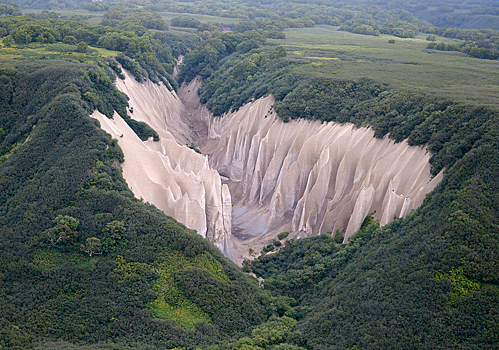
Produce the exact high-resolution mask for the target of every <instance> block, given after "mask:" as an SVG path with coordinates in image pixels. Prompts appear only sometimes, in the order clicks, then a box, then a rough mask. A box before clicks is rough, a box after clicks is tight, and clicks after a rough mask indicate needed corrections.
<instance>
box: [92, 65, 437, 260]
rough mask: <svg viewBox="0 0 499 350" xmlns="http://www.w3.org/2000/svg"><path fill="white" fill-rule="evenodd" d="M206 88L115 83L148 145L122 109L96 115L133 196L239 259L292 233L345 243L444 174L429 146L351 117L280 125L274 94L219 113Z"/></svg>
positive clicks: (409, 203) (407, 206)
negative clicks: (204, 95)
mask: <svg viewBox="0 0 499 350" xmlns="http://www.w3.org/2000/svg"><path fill="white" fill-rule="evenodd" d="M200 84H201V82H200V80H199V79H195V80H193V81H192V82H191V83H190V84H189V85H184V86H182V87H181V88H180V89H179V91H178V93H175V92H174V91H171V92H170V91H169V90H168V89H167V88H166V86H164V85H163V84H159V85H157V84H154V83H152V82H150V81H147V82H146V83H138V82H137V81H135V79H134V78H133V77H132V76H131V75H130V74H128V73H127V72H126V78H125V80H118V81H117V83H116V86H117V87H118V89H120V90H121V91H123V92H124V93H126V94H127V95H128V96H129V97H130V101H129V105H130V112H131V111H133V113H130V116H131V117H132V118H134V119H136V120H139V121H144V122H146V123H147V124H149V125H150V126H151V127H153V128H154V129H155V130H156V131H157V132H158V134H159V135H160V141H158V142H154V141H152V140H148V141H141V140H140V139H139V138H138V137H137V135H136V134H135V133H134V132H133V130H131V129H130V127H129V126H128V125H127V124H126V123H125V121H124V120H123V119H122V118H121V117H120V116H119V115H118V114H115V116H114V118H113V119H108V118H106V117H105V116H104V115H102V114H101V113H99V112H98V111H96V112H94V113H93V114H92V116H93V117H94V118H97V119H98V120H99V121H100V123H101V127H102V128H103V129H104V130H106V131H107V132H108V133H110V134H111V135H112V137H113V138H116V139H118V141H119V145H120V146H121V148H122V149H123V152H124V154H125V162H124V163H123V164H122V168H123V176H124V178H125V179H126V181H127V183H128V185H129V186H130V188H131V190H132V191H133V193H134V194H135V196H136V197H137V198H143V199H144V201H147V202H150V203H152V204H154V205H156V206H157V207H158V208H159V209H161V210H163V211H164V212H165V213H166V214H167V215H170V216H172V217H174V218H175V219H177V220H178V221H180V222H181V223H183V224H184V225H186V226H187V227H189V228H192V229H194V230H196V231H197V232H198V233H199V234H200V235H202V236H203V237H206V238H207V239H209V240H210V241H211V242H213V243H214V244H215V245H216V246H218V247H219V248H220V250H221V251H222V252H223V253H224V254H225V255H226V256H227V257H229V258H230V259H232V260H233V261H234V262H236V263H238V264H241V262H242V261H243V260H244V259H248V258H252V256H250V248H251V249H252V250H253V251H255V252H259V251H260V250H261V249H262V247H263V246H265V245H267V244H269V243H272V240H273V239H276V238H277V235H278V234H279V233H280V232H284V231H287V232H290V234H289V236H288V238H287V239H291V238H303V237H309V236H313V235H319V234H324V233H326V232H336V231H337V230H340V231H343V232H344V243H348V238H349V237H351V235H352V234H353V233H355V232H356V231H357V230H358V229H359V228H360V226H361V224H362V222H363V221H364V219H365V217H366V216H367V215H369V214H373V213H374V214H373V217H374V218H375V219H376V220H379V221H380V224H381V225H385V224H386V223H388V222H389V221H390V220H393V219H394V218H397V217H403V216H406V215H407V214H408V213H409V212H410V211H411V210H412V209H415V208H417V207H419V206H420V205H421V204H422V202H423V200H424V197H425V195H426V194H427V193H429V192H430V191H432V190H433V189H434V187H435V186H436V185H437V184H438V183H439V182H440V180H441V178H442V174H441V173H440V174H438V175H437V176H435V177H432V176H431V173H430V164H429V158H430V155H429V154H428V152H427V151H426V150H425V149H424V148H421V147H414V146H409V145H408V144H407V142H401V143H394V142H393V141H392V140H390V139H388V138H387V137H385V138H383V139H376V138H374V132H373V131H372V130H370V129H368V128H356V127H355V126H354V125H352V124H343V125H340V124H336V123H321V122H318V121H310V120H293V121H291V122H289V123H284V122H282V120H281V119H280V118H279V117H278V116H277V115H276V113H275V112H274V111H273V109H272V105H273V103H274V99H273V97H272V96H268V97H265V98H261V99H259V100H256V101H253V102H251V103H249V104H247V105H245V106H243V107H242V108H240V109H239V110H238V111H236V112H231V113H228V114H226V115H224V116H223V117H213V116H212V115H211V113H210V112H209V111H208V110H207V109H206V107H205V106H203V105H201V104H200V102H199V99H198V96H197V90H198V88H199V86H200ZM188 146H190V148H189V147H188ZM196 151H198V152H199V151H200V152H201V153H198V152H196Z"/></svg>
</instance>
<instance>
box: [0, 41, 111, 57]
mask: <svg viewBox="0 0 499 350" xmlns="http://www.w3.org/2000/svg"><path fill="white" fill-rule="evenodd" d="M76 48H77V47H76V46H75V45H67V44H62V43H55V44H39V43H31V44H29V45H14V46H11V47H6V46H5V45H4V44H3V43H2V42H1V41H0V59H2V60H10V59H65V60H76V61H80V62H88V61H91V60H92V59H96V58H100V57H116V56H117V55H118V54H119V52H117V51H112V50H107V49H103V48H100V47H93V46H89V47H88V52H87V53H85V54H83V53H80V52H76Z"/></svg>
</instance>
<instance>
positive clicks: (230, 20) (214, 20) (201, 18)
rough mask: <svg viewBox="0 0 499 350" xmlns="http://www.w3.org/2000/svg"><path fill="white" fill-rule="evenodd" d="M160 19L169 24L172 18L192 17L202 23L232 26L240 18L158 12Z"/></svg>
mask: <svg viewBox="0 0 499 350" xmlns="http://www.w3.org/2000/svg"><path fill="white" fill-rule="evenodd" d="M158 13H159V14H160V15H161V17H162V18H163V19H164V20H166V21H167V22H168V24H170V20H171V19H172V18H173V17H178V16H183V17H192V18H196V19H197V20H199V21H201V22H204V23H224V24H234V23H237V22H239V21H240V20H241V19H240V18H229V17H218V16H209V15H200V14H196V13H179V12H167V11H161V12H158Z"/></svg>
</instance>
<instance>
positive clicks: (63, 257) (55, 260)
mask: <svg viewBox="0 0 499 350" xmlns="http://www.w3.org/2000/svg"><path fill="white" fill-rule="evenodd" d="M93 260H95V259H92V258H90V257H89V256H87V255H84V254H82V253H81V252H79V251H73V252H69V253H66V252H61V251H60V250H59V249H57V248H50V249H39V250H37V251H36V252H35V253H34V254H33V264H34V265H35V266H36V267H38V268H39V269H42V270H48V269H51V268H54V267H57V266H60V265H62V264H64V263H67V262H71V261H72V262H74V263H75V264H76V266H87V267H88V266H90V265H91V264H92V261H93Z"/></svg>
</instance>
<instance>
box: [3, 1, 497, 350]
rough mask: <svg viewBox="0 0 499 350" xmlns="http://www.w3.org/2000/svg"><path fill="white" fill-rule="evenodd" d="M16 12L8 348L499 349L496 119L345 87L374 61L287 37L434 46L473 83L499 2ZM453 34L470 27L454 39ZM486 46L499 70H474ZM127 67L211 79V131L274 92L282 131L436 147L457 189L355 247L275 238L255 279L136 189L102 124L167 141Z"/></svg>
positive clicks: (441, 99) (468, 105) (492, 35)
mask: <svg viewBox="0 0 499 350" xmlns="http://www.w3.org/2000/svg"><path fill="white" fill-rule="evenodd" d="M19 5H20V6H18V5H16V4H8V5H7V4H2V5H0V37H1V40H0V41H1V44H0V45H1V47H0V249H1V254H0V281H1V282H0V348H1V349H32V348H35V349H157V348H164V349H173V348H182V349H195V348H196V349H197V348H201V349H212V350H216V349H220V350H222V349H231V350H235V349H255V350H260V349H273V350H279V349H286V350H288V349H292V350H303V349H309V350H313V349H314V350H315V349H380V348H383V349H401V348H403V349H436V348H445V349H494V348H496V347H497V344H499V336H498V335H499V195H498V193H499V109H498V107H497V105H495V104H494V102H491V103H488V104H486V105H485V104H480V103H476V102H470V101H463V100H460V99H459V98H451V97H448V95H446V96H443V95H440V94H438V93H435V94H425V93H424V92H422V91H419V90H416V89H412V88H410V86H409V88H405V89H404V88H400V87H395V86H392V85H390V84H389V83H387V82H386V81H384V80H383V75H374V73H373V76H369V77H361V78H353V77H345V76H343V77H341V78H338V77H337V75H336V74H337V73H338V71H339V69H338V68H337V66H335V64H336V62H337V61H339V62H340V63H341V64H343V62H344V64H345V65H346V64H354V63H355V64H357V63H359V64H360V63H366V64H369V65H371V64H372V65H373V66H374V64H377V62H378V61H380V60H379V59H376V58H369V59H365V57H360V58H359V57H358V56H352V57H350V56H348V55H349V52H348V51H345V52H340V51H341V50H339V49H336V48H333V49H329V48H327V47H325V48H324V47H316V48H312V49H310V48H309V49H308V50H310V52H311V53H305V51H304V50H301V49H302V47H305V44H303V43H295V44H289V42H288V41H285V39H286V37H287V35H289V33H290V31H289V30H290V29H298V30H299V29H303V30H305V29H310V28H313V27H315V26H319V25H322V26H329V27H330V26H334V28H337V29H339V32H341V33H344V35H346V36H347V37H348V38H350V37H355V38H357V36H356V35H359V37H362V39H361V40H371V39H373V40H375V39H376V38H380V37H381V38H383V40H384V41H388V38H390V40H394V41H395V39H393V37H395V38H396V41H397V43H396V44H395V45H398V44H399V41H400V40H408V41H410V40H420V41H421V43H419V44H418V45H419V46H417V50H419V51H418V52H423V53H424V54H428V55H429V54H432V55H433V54H435V55H436V54H439V55H446V56H445V58H448V57H451V58H453V59H454V57H457V58H456V59H457V60H458V64H460V65H461V64H462V65H464V66H465V64H469V65H468V66H465V67H470V66H472V65H473V64H476V62H477V61H487V62H492V64H494V62H495V61H494V60H497V55H496V56H491V55H492V54H493V53H494V52H495V51H494V50H496V44H497V37H498V35H497V31H496V30H492V29H484V28H479V27H476V26H475V27H470V26H469V25H468V24H464V23H465V22H463V21H461V22H459V21H460V19H459V18H461V17H460V16H458V15H457V13H467V11H468V12H470V13H471V14H473V15H476V16H479V15H480V16H481V15H490V16H495V15H496V14H494V13H495V12H494V11H495V10H494V6H492V5H493V4H491V5H490V6H489V4H488V3H487V4H485V3H482V2H479V1H477V2H473V4H470V5H469V6H468V7H463V6H464V5H459V4H457V3H454V2H449V3H448V4H447V3H446V4H440V5H439V6H440V7H439V8H440V10H439V12H438V13H447V14H451V13H454V12H456V16H454V17H452V16H450V15H449V16H447V17H443V16H436V15H435V16H430V15H429V13H428V9H432V8H433V7H434V6H437V5H435V4H430V3H428V4H425V3H423V4H421V6H418V5H417V4H415V3H411V2H410V3H407V4H403V3H401V2H399V1H391V2H382V3H381V2H380V3H377V2H374V3H370V5H369V6H366V5H365V4H363V3H362V2H351V3H342V4H335V5H334V6H331V5H330V4H329V3H328V2H324V1H310V2H308V3H303V2H294V1H293V2H285V3H283V2H280V1H267V2H264V3H262V2H254V1H229V2H223V3H222V2H217V1H213V2H198V1H192V2H183V3H177V2H171V1H140V2H139V1H134V0H129V1H124V2H122V3H120V4H117V3H113V2H95V3H94V2H88V3H87V2H75V1H72V2H71V1H70V2H68V1H65V0H62V1H61V0H58V1H49V2H43V1H39V2H36V4H35V3H34V2H29V1H28V2H19ZM137 5H140V7H139V6H137ZM445 6H447V7H449V8H447V10H446V9H444V7H445ZM25 8H30V10H31V9H33V10H36V9H46V10H51V11H56V12H57V10H60V9H81V8H84V9H86V11H87V12H85V13H89V11H90V13H94V14H100V16H101V19H100V22H99V24H97V25H91V24H89V23H88V22H87V21H86V19H85V18H84V17H82V16H81V13H80V12H74V13H73V14H70V15H68V13H66V14H64V16H66V18H63V15H62V14H58V13H56V12H48V11H47V12H40V11H38V12H36V13H31V14H30V15H29V16H23V15H22V12H23V11H24V12H29V11H30V10H27V11H25V10H24V9H25ZM452 9H453V10H452ZM451 10H452V11H451ZM425 11H426V12H425ZM166 12H167V13H169V14H168V16H166V17H165V15H164V13H166ZM438 13H437V14H438ZM418 15H421V16H420V17H416V16H418ZM78 16H79V17H78ZM200 16H216V18H217V21H218V22H216V21H211V22H210V23H208V22H207V21H205V20H204V18H205V17H200ZM225 19H237V20H236V21H230V22H229V21H228V22H224V20H225ZM458 22H459V23H461V25H456V23H458ZM466 23H472V21H471V20H469V16H468V17H467V20H466ZM451 26H455V27H460V28H458V29H455V28H454V29H449V28H443V27H451ZM489 28H495V29H499V28H496V27H493V26H490V27H489ZM335 30H336V29H335ZM342 35H343V34H342ZM429 35H433V36H435V38H436V39H437V38H438V40H433V37H430V38H431V39H428V40H425V38H426V37H427V36H429ZM418 38H419V39H418ZM420 38H422V39H420ZM359 40H360V39H359ZM376 40H377V39H376ZM444 41H445V43H444ZM363 42H367V41H363ZM440 43H442V44H443V46H442V45H441V44H440ZM293 45H303V46H301V47H298V48H295V47H294V46H293ZM387 45H388V44H387ZM390 45H392V43H390ZM439 45H440V46H439ZM449 47H451V48H449ZM473 47H474V48H476V50H475V51H473V50H472V49H470V48H473ZM478 49H484V50H488V51H487V53H488V54H490V55H488V56H487V57H479V58H482V60H480V59H478V58H473V57H478V56H479V54H478V53H477V54H474V52H482V53H483V52H485V51H483V50H482V51H480V50H478ZM321 50H322V51H321ZM327 50H330V51H327ZM342 50H343V49H342ZM425 50H426V51H425ZM443 50H445V51H443ZM336 51H338V52H339V53H337V52H336ZM458 51H459V52H458ZM331 52H334V54H335V55H337V56H338V57H336V56H334V57H330V56H331V55H332V54H331ZM434 52H436V53H434ZM180 55H182V56H184V59H183V64H182V65H181V66H180V68H181V70H180V73H179V75H178V76H177V77H176V78H174V77H173V76H172V74H171V73H172V72H173V68H174V65H175V63H176V60H175V58H176V57H178V56H180ZM307 55H308V56H307ZM450 55H452V56H450ZM455 55H457V56H455ZM434 57H439V58H442V57H444V56H434ZM404 59H405V58H404ZM483 59H486V60H483ZM410 60H411V61H409V63H407V62H405V63H404V64H405V65H406V66H411V67H412V66H416V68H417V66H418V65H421V64H420V63H418V62H416V59H415V58H412V57H411V58H410ZM359 61H361V62H359ZM415 62H416V63H415ZM463 62H464V63H463ZM443 64H448V63H447V61H445V63H443ZM122 67H123V68H125V69H127V70H128V71H130V72H132V73H133V75H134V76H135V78H136V79H137V80H138V81H145V80H147V79H150V80H151V81H153V82H154V83H159V82H162V83H164V84H165V85H166V86H167V87H168V88H169V89H171V90H176V89H178V87H179V85H180V84H182V83H184V82H189V81H191V80H192V79H194V78H196V77H198V76H200V77H201V78H202V80H203V86H202V87H201V89H200V90H199V97H200V100H201V102H202V103H205V104H206V105H207V107H208V108H209V109H210V110H211V111H212V112H213V114H214V115H215V117H219V116H221V115H223V114H224V113H226V112H229V111H231V110H237V109H238V108H240V107H241V106H242V105H243V104H245V103H248V102H250V101H252V100H254V99H258V98H260V97H263V96H266V95H268V94H272V95H273V96H274V97H275V99H276V103H275V105H274V106H273V110H274V111H275V112H277V114H278V115H279V116H280V117H281V118H282V119H283V121H284V122H288V121H290V120H294V119H300V118H307V119H313V120H320V121H322V122H338V123H347V122H349V123H354V124H355V125H356V126H357V127H361V126H368V127H371V128H372V129H373V130H374V131H375V136H376V137H384V136H385V135H388V136H389V137H390V138H391V139H393V140H394V142H401V141H403V140H406V139H407V140H408V142H409V144H411V145H415V146H426V147H427V148H428V151H429V152H431V154H432V158H431V165H432V173H433V174H437V173H438V172H440V171H442V170H443V171H444V178H443V181H442V182H441V184H440V185H439V186H438V187H437V188H436V189H435V190H434V191H433V192H432V193H431V194H429V195H428V196H427V197H426V200H425V202H424V204H423V205H422V206H421V207H420V208H419V209H417V210H414V211H412V212H411V213H410V214H409V215H408V217H406V218H403V219H397V220H394V221H393V222H391V223H390V224H388V225H386V226H384V227H379V225H378V223H377V222H376V221H374V220H373V219H372V218H371V217H370V216H368V217H367V218H366V219H365V221H364V224H363V226H362V228H361V229H360V230H359V231H358V232H357V233H356V234H355V235H354V236H353V237H352V238H351V239H350V242H351V243H350V244H348V245H342V244H341V240H340V239H339V238H340V237H341V235H342V232H330V233H328V234H325V235H321V236H317V237H312V238H307V239H301V240H296V241H295V240H287V238H286V236H287V235H286V233H283V234H281V235H279V240H275V241H274V244H271V245H269V246H267V247H265V249H264V250H263V251H262V252H261V254H260V256H259V257H258V258H256V259H255V260H253V261H246V262H245V264H244V268H243V269H241V268H239V267H237V266H236V265H235V264H233V263H232V262H231V261H229V260H228V259H227V258H225V257H224V256H223V255H222V253H221V252H220V251H219V250H218V249H217V248H216V247H215V246H213V245H212V244H211V243H209V242H208V241H207V240H205V239H203V238H202V237H201V236H199V235H197V234H196V233H195V232H194V231H192V230H189V229H187V228H186V227H185V226H183V225H181V224H179V223H178V222H176V221H175V220H174V219H172V218H170V217H168V216H166V215H165V214H164V213H162V212H161V211H159V210H158V209H157V208H155V207H153V206H152V205H150V204H147V203H144V202H143V201H141V200H139V199H136V198H134V196H133V194H132V192H131V191H130V189H129V188H128V186H127V184H126V182H125V180H124V179H123V177H122V174H121V169H120V163H122V162H123V161H124V158H123V152H122V151H121V149H120V147H119V146H118V142H117V140H115V139H112V138H111V137H110V136H109V135H108V134H106V133H105V132H104V131H102V130H101V129H100V127H99V125H98V124H99V123H98V122H97V121H96V120H95V119H92V118H91V117H90V116H89V115H90V114H91V113H92V112H93V111H94V110H96V109H97V110H99V111H100V112H102V113H103V114H105V115H107V116H108V117H112V115H113V112H114V111H116V112H117V113H119V114H120V115H121V116H122V117H123V118H124V119H125V121H126V122H127V123H128V124H129V125H130V126H131V127H132V129H134V131H135V132H136V133H137V135H139V136H140V137H141V138H142V139H144V140H146V139H148V138H150V137H152V138H153V139H156V138H157V137H158V134H157V133H156V132H155V131H154V130H153V129H152V128H151V127H150V126H149V125H147V124H145V123H143V122H137V121H135V120H134V119H133V116H132V115H131V113H130V109H129V108H128V103H127V96H126V95H124V94H123V93H121V92H119V91H118V90H117V89H116V88H115V86H114V84H113V83H114V81H115V80H116V79H121V78H122V77H123V71H122ZM486 67H493V65H488V66H486ZM347 73H348V72H346V73H345V74H347ZM491 74H492V73H491ZM435 79H437V78H435ZM491 85H493V84H491ZM487 91H488V92H489V93H490V94H491V95H494V94H495V92H494V91H495V90H493V88H492V87H491V88H490V90H487ZM494 96H495V95H494ZM495 97H497V96H495ZM490 101H495V100H494V99H490ZM244 271H245V272H252V273H253V275H248V274H247V273H245V272H244ZM254 276H257V277H258V278H260V281H261V283H259V282H258V280H257V279H256V278H255V277H254Z"/></svg>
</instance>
